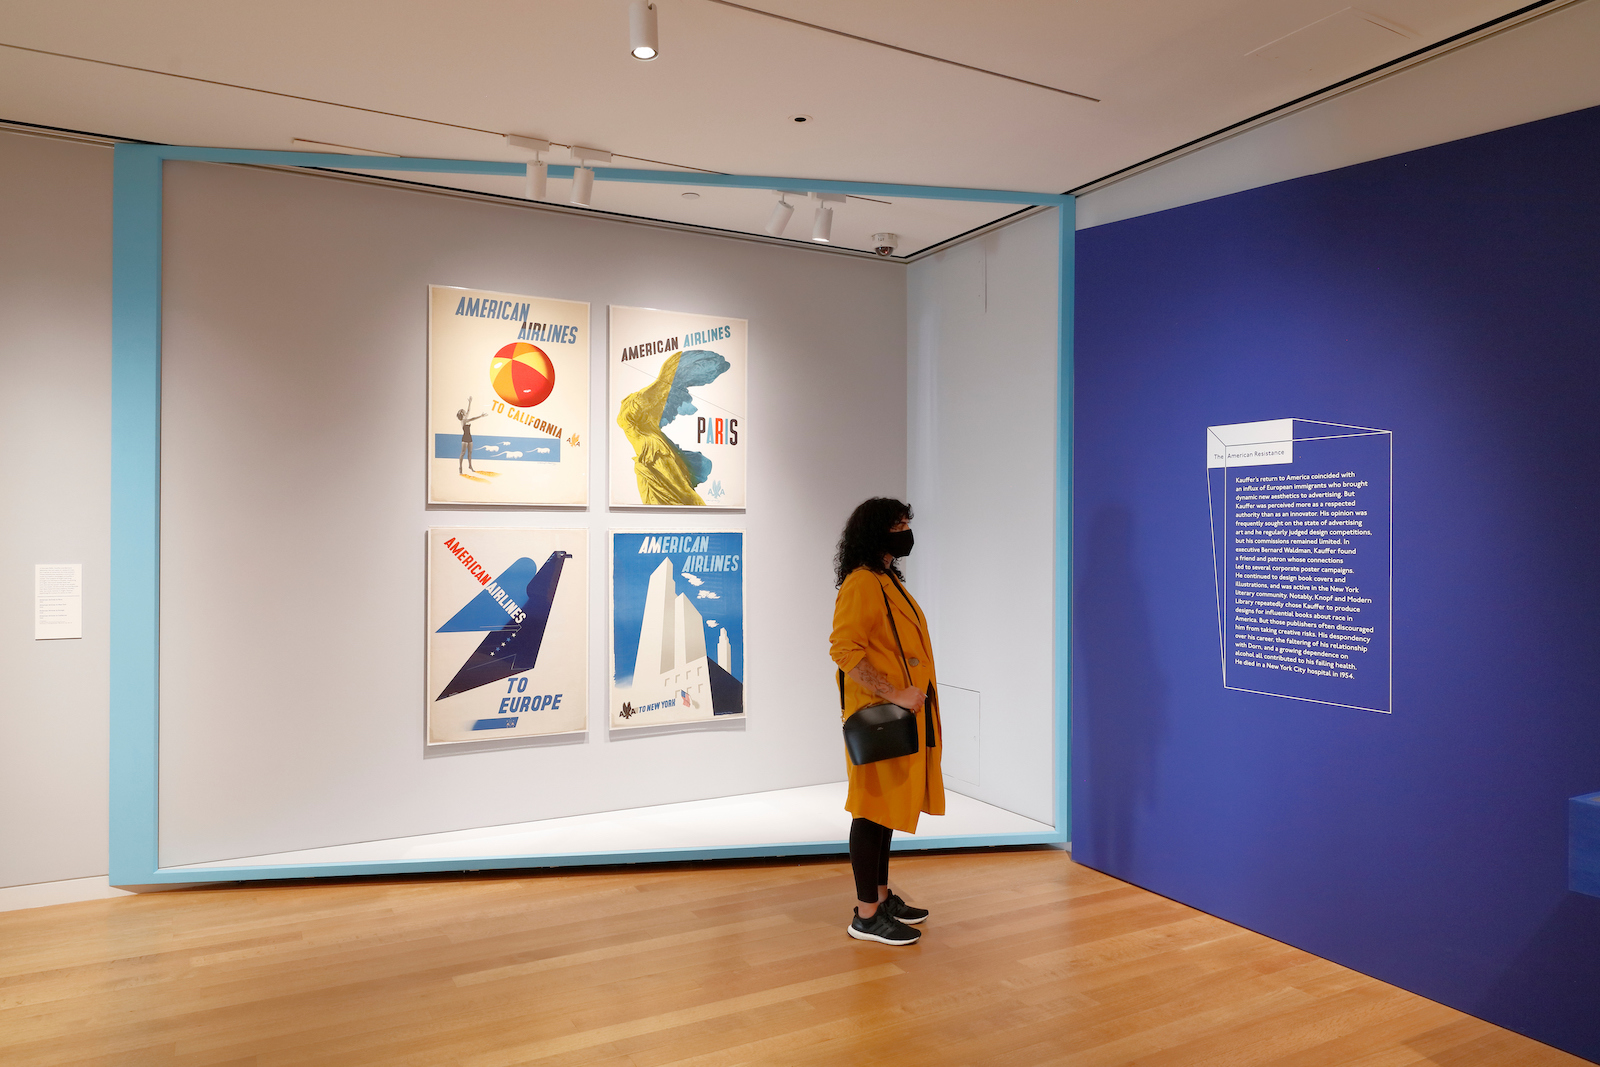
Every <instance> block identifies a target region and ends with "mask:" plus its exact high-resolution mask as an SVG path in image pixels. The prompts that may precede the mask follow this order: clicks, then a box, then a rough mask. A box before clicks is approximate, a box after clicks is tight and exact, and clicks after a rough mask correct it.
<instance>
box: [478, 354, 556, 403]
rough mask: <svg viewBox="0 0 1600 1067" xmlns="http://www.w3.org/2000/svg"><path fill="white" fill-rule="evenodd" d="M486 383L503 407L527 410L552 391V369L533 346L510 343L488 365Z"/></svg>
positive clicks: (554, 381)
mask: <svg viewBox="0 0 1600 1067" xmlns="http://www.w3.org/2000/svg"><path fill="white" fill-rule="evenodd" d="M489 382H490V383H491V384H492V385H493V386H494V391H495V392H496V393H497V394H498V395H499V397H500V399H501V400H504V401H505V402H506V403H507V404H514V405H516V406H517V407H519V408H531V407H533V406H534V405H535V404H541V403H543V402H544V400H545V398H546V397H548V396H549V395H550V390H552V389H554V388H555V387H556V368H555V364H553V363H551V362H550V357H549V356H547V355H545V354H544V351H543V350H542V349H540V348H539V347H538V346H537V345H530V344H528V343H527V342H526V341H513V342H511V343H510V344H508V345H506V346H505V347H504V348H502V349H501V350H500V351H498V352H496V353H495V354H494V358H493V359H491V360H490V361H489Z"/></svg>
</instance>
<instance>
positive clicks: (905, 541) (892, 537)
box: [884, 530, 917, 559]
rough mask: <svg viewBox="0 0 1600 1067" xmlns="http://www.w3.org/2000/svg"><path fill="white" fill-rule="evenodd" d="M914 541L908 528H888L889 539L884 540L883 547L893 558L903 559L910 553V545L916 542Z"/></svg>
mask: <svg viewBox="0 0 1600 1067" xmlns="http://www.w3.org/2000/svg"><path fill="white" fill-rule="evenodd" d="M916 541H917V539H916V538H915V537H913V536H912V534H911V531H910V530H890V531H889V539H888V540H887V541H885V542H884V547H885V548H887V549H888V550H889V555H891V556H893V557H894V558H895V559H904V558H905V557H906V556H909V555H911V546H912V545H914V544H916Z"/></svg>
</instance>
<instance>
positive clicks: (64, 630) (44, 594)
mask: <svg viewBox="0 0 1600 1067" xmlns="http://www.w3.org/2000/svg"><path fill="white" fill-rule="evenodd" d="M82 636H83V564H81V563H35V564H34V565H33V639H34V640H35V641H55V640H60V639H62V638H74V637H82Z"/></svg>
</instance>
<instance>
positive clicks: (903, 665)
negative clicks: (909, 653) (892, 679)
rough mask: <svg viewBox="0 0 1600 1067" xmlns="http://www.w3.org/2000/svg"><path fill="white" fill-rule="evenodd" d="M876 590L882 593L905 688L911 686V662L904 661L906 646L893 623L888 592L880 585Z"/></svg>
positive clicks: (898, 629) (892, 612) (898, 628)
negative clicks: (901, 641)
mask: <svg viewBox="0 0 1600 1067" xmlns="http://www.w3.org/2000/svg"><path fill="white" fill-rule="evenodd" d="M878 592H880V593H882V594H883V610H884V614H886V615H888V616H889V629H890V630H891V631H893V632H894V647H895V648H898V649H899V650H900V669H901V670H903V671H905V672H906V688H907V689H910V688H911V664H909V663H907V662H906V646H905V645H902V644H901V643H900V627H898V626H896V625H895V624H894V609H893V608H891V607H890V606H889V592H888V590H886V589H884V587H883V586H882V585H880V586H878Z"/></svg>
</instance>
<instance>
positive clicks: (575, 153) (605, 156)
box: [568, 145, 611, 207]
mask: <svg viewBox="0 0 1600 1067" xmlns="http://www.w3.org/2000/svg"><path fill="white" fill-rule="evenodd" d="M571 152H572V158H573V159H575V160H577V161H578V165H577V166H576V167H573V168H572V195H571V196H570V197H569V198H568V199H570V200H571V201H572V202H573V203H574V204H577V205H578V206H579V207H588V206H589V197H590V196H592V195H593V194H594V168H593V167H591V166H589V165H588V164H590V163H610V162H611V153H610V152H603V151H601V150H600V149H598V148H584V147H582V146H581V145H573V146H572V148H571Z"/></svg>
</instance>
